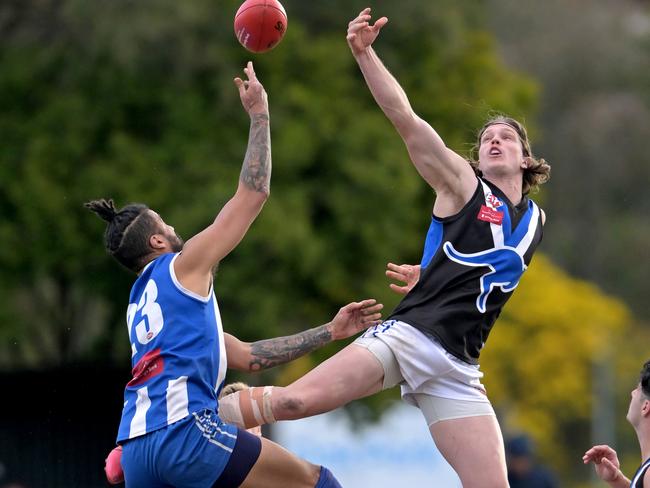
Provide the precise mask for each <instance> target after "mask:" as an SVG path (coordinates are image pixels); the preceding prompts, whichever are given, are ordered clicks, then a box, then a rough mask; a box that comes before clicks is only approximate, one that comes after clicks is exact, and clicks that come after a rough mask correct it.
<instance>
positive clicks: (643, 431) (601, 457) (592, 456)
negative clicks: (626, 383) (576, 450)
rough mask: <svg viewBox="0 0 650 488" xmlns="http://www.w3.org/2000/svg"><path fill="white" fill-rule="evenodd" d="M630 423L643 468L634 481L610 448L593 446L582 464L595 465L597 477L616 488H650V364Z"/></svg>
mask: <svg viewBox="0 0 650 488" xmlns="http://www.w3.org/2000/svg"><path fill="white" fill-rule="evenodd" d="M627 421H628V422H629V423H630V424H631V425H632V427H633V428H634V432H636V435H637V437H638V439H639V445H640V446H641V461H642V462H641V466H639V468H638V469H637V470H636V473H634V476H633V477H632V481H630V480H629V479H628V478H627V477H626V476H625V475H624V474H623V472H622V471H621V464H620V463H619V461H618V456H617V454H616V451H615V450H614V449H612V448H611V447H609V446H607V445H600V446H593V447H592V448H591V449H589V450H588V451H587V452H586V453H585V454H584V456H582V461H583V462H584V463H585V464H587V463H594V469H595V470H596V475H598V477H599V478H600V479H601V480H603V481H605V482H607V484H609V486H611V487H612V488H628V487H629V488H643V487H644V486H645V487H646V488H647V487H650V469H648V468H650V361H646V362H645V364H644V365H643V368H642V369H641V374H640V375H639V382H638V384H637V385H636V388H634V390H632V393H631V394H630V405H629V407H628V410H627Z"/></svg>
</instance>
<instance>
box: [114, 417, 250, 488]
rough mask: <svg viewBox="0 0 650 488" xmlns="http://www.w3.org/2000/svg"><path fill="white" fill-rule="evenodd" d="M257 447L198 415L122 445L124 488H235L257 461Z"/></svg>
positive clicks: (217, 420)
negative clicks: (233, 487) (232, 487)
mask: <svg viewBox="0 0 650 488" xmlns="http://www.w3.org/2000/svg"><path fill="white" fill-rule="evenodd" d="M260 451H261V441H260V439H259V438H258V437H257V436H254V435H252V434H250V433H248V432H246V431H244V430H241V429H238V428H237V427H235V426H234V425H229V424H225V423H223V421H222V420H221V419H220V418H219V417H218V416H217V414H216V413H214V412H212V411H210V410H203V411H201V412H197V413H194V414H192V415H189V416H188V417H185V418H184V419H182V420H179V421H178V422H175V423H173V424H171V425H168V426H167V427H164V428H162V429H159V430H156V431H154V432H150V433H149V434H145V435H142V436H139V437H136V438H134V439H130V440H128V441H125V442H124V443H123V452H122V468H123V469H124V478H125V482H126V486H127V487H128V488H171V487H174V488H212V487H215V486H219V487H224V488H225V487H229V486H239V485H240V484H241V483H242V482H243V481H244V479H245V478H246V476H247V475H248V473H249V471H250V470H251V468H252V467H253V465H254V464H255V462H256V461H257V458H258V457H259V454H260Z"/></svg>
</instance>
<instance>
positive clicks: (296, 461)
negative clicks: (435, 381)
mask: <svg viewBox="0 0 650 488" xmlns="http://www.w3.org/2000/svg"><path fill="white" fill-rule="evenodd" d="M244 72H245V74H246V75H247V77H248V79H246V80H241V79H240V78H235V84H236V86H237V88H238V90H239V95H240V98H241V101H242V104H243V106H244V108H245V110H246V112H247V113H248V114H249V116H250V118H251V125H250V133H249V140H248V148H247V151H246V156H245V158H244V163H243V165H242V170H241V174H240V178H239V185H238V187H237V190H236V192H235V194H234V196H233V197H232V198H231V199H230V200H229V201H228V202H227V203H226V204H225V206H224V207H223V208H222V209H221V210H220V211H219V213H218V214H217V216H216V218H215V220H214V222H213V223H212V224H211V225H209V226H208V227H207V228H205V229H204V230H203V231H201V232H199V233H198V234H196V235H195V236H194V237H192V238H191V239H190V240H188V241H187V242H186V243H183V241H182V239H181V238H180V237H179V236H178V235H177V234H176V233H175V231H174V228H173V227H171V226H169V225H168V224H166V223H165V222H164V221H163V220H162V218H161V217H160V216H159V215H158V214H157V213H156V212H154V211H153V210H151V209H149V208H148V207H147V206H145V205H143V204H131V205H127V206H126V207H124V208H122V209H120V210H119V211H118V210H116V208H115V206H114V205H113V202H112V200H108V201H107V200H95V201H93V202H89V203H87V204H86V206H87V207H88V208H90V209H91V210H92V211H94V212H95V213H97V214H98V215H99V216H100V217H101V218H103V219H104V220H106V221H107V222H108V226H107V229H106V234H105V240H106V248H107V251H108V252H109V253H110V254H111V255H112V256H113V257H114V258H115V259H116V260H117V261H118V262H119V263H121V264H122V265H124V266H125V267H127V268H128V269H130V270H132V271H134V272H135V273H137V275H138V278H137V279H136V281H135V283H134V284H133V287H132V289H131V294H130V299H129V306H128V309H127V325H128V333H129V339H130V341H131V353H132V371H133V378H132V379H131V381H129V383H128V384H127V386H126V388H125V392H124V408H123V412H122V419H121V422H120V427H119V431H118V437H117V442H118V444H120V445H121V446H122V468H123V470H124V476H125V480H126V486H127V487H128V488H140V487H142V488H145V487H146V488H157V487H160V488H163V487H165V488H166V487H187V488H194V487H196V488H209V487H235V486H246V487H264V488H272V487H277V488H285V487H305V488H313V487H317V488H326V487H338V486H340V485H339V483H338V482H337V481H336V479H335V478H334V477H333V476H332V474H331V473H330V472H329V471H328V470H327V469H326V468H323V467H319V466H315V465H313V464H311V463H308V462H306V461H304V460H302V459H300V458H298V457H296V456H295V455H293V454H291V453H289V452H288V451H286V450H285V449H283V448H282V447H280V446H278V445H277V444H274V443H273V442H271V441H269V440H268V439H260V438H259V437H258V436H255V435H252V434H250V433H248V432H246V431H244V430H242V429H239V428H237V427H235V426H233V425H229V424H226V423H224V422H223V421H222V420H221V419H220V418H219V416H218V415H217V408H218V400H217V395H218V392H219V390H220V389H221V387H222V386H223V382H224V377H225V373H226V364H227V359H226V343H227V339H226V337H225V335H224V333H223V329H222V325H221V317H220V314H219V308H218V306H217V302H216V298H215V296H214V292H213V270H214V269H215V266H217V264H218V263H219V262H220V261H221V259H223V258H224V257H225V256H226V255H227V254H228V253H229V252H230V251H232V250H233V249H234V248H235V246H237V244H238V243H239V242H240V241H241V240H242V238H243V237H244V235H245V234H246V232H247V230H248V228H249V226H250V225H251V224H252V222H253V220H254V219H255V218H256V217H257V215H258V214H259V212H260V211H261V209H262V206H263V205H264V203H265V201H266V199H267V198H268V195H269V190H270V178H271V140H270V130H269V112H268V102H267V95H266V92H265V90H264V88H263V86H262V85H261V83H260V82H259V81H258V80H257V78H256V76H255V72H254V70H253V65H252V63H248V65H247V67H246V68H245V69H244ZM364 303H365V305H364ZM348 307H349V308H348ZM348 307H344V308H343V309H342V310H341V311H340V313H339V315H337V318H336V319H335V320H338V319H341V321H342V322H346V323H347V325H346V326H345V327H344V329H346V330H351V329H358V328H359V327H357V326H358V325H359V323H360V322H361V323H367V322H372V320H373V317H375V314H376V309H375V308H374V307H376V305H374V304H373V303H369V302H367V301H366V302H360V303H357V304H351V305H350V306H348ZM341 313H342V315H341ZM326 329H327V333H330V334H331V333H332V328H331V326H326ZM228 349H229V350H230V351H231V352H232V360H233V361H234V364H235V366H237V365H240V366H241V364H243V363H241V362H242V361H246V360H247V358H249V355H248V354H247V350H248V347H247V345H246V344H244V343H240V342H239V341H235V340H233V339H231V340H230V344H229V346H228ZM238 349H239V353H238V352H237V350H238ZM262 349H263V348H262ZM260 357H261V358H262V359H263V360H268V358H269V356H268V355H266V356H265V355H264V354H261V356H260ZM249 364H253V363H252V362H250V361H249ZM258 392H259V393H260V394H261V395H262V396H264V395H268V393H269V392H268V391H266V392H265V391H264V390H257V391H256V394H257V393H258ZM249 413H251V414H252V415H262V412H257V411H252V412H249ZM265 415H268V413H265Z"/></svg>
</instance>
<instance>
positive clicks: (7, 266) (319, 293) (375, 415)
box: [0, 0, 650, 488]
mask: <svg viewBox="0 0 650 488" xmlns="http://www.w3.org/2000/svg"><path fill="white" fill-rule="evenodd" d="M239 3H240V2H239V0H224V1H217V0H186V1H183V2H178V1H171V0H140V1H137V2H135V1H132V0H111V1H88V0H2V1H1V2H0V213H1V214H0V242H1V243H2V245H0V389H1V391H2V392H3V394H2V402H0V408H1V409H2V415H1V416H0V486H3V484H4V486H21V487H26V488H40V487H84V488H86V487H87V488H94V487H102V486H106V482H105V481H104V478H103V472H102V468H103V461H104V457H105V456H106V454H107V453H108V451H109V450H110V449H111V448H112V447H113V444H114V438H115V433H116V429H117V424H118V422H119V418H120V412H121V406H122V401H123V400H122V388H123V386H124V384H125V383H126V382H127V381H128V380H129V379H130V374H129V371H130V354H129V343H128V340H127V336H126V328H125V320H124V313H125V310H126V305H127V301H128V292H129V289H130V285H131V283H132V281H133V276H131V275H130V274H129V273H128V272H127V271H124V270H122V269H120V268H119V267H118V265H117V264H116V263H114V262H113V261H112V260H111V259H110V258H109V257H108V256H107V255H106V254H105V252H104V248H103V242H102V236H103V231H104V226H103V224H102V222H101V221H100V220H99V219H97V218H96V217H95V216H94V215H92V214H91V213H90V212H88V211H86V210H85V209H84V208H83V207H82V203H83V202H85V201H87V200H90V199H94V198H97V197H112V198H114V199H115V201H116V204H117V205H118V206H122V205H125V204H126V203H129V202H133V201H138V202H145V203H147V204H148V205H150V206H151V207H152V208H154V209H156V210H157V211H158V212H159V213H160V214H161V215H162V216H163V218H164V219H165V220H166V221H167V222H169V223H170V224H171V225H173V226H175V228H176V230H177V231H178V232H179V233H180V234H181V235H182V236H184V237H185V238H187V237H189V236H191V235H192V234H193V233H195V232H197V231H198V230H199V229H201V228H203V227H204V226H205V225H207V224H208V223H209V222H210V221H211V220H212V219H213V218H214V215H215V214H216V212H217V211H218V209H219V208H220V207H221V206H222V205H223V204H224V203H225V202H226V201H227V199H228V198H229V197H230V196H231V195H232V194H233V192H234V190H235V188H236V184H237V179H238V175H239V171H240V169H241V161H242V159H243V155H244V152H245V149H246V140H247V135H248V117H247V115H246V114H245V112H244V111H243V109H242V107H241V104H240V101H239V97H238V94H237V90H236V89H235V87H234V85H233V83H232V78H233V77H234V76H237V75H241V74H242V71H241V70H242V68H243V66H244V65H245V62H246V61H248V60H249V59H252V60H253V61H254V63H255V67H256V71H257V73H258V76H259V78H260V80H261V81H262V82H263V83H264V85H265V87H266V89H267V91H268V94H269V100H270V107H271V126H272V141H273V142H272V144H273V165H274V168H273V179H272V194H271V198H270V200H269V202H268V203H267V204H266V206H265V208H264V210H263V212H262V214H261V215H260V217H259V218H258V219H257V221H256V222H255V224H254V225H253V227H252V228H251V230H250V232H249V233H248V235H247V236H246V238H245V240H244V241H243V242H242V244H241V245H240V246H239V247H238V248H237V249H236V250H235V251H234V252H233V253H232V254H231V255H230V256H228V257H227V259H226V260H224V261H223V262H222V265H221V267H220V270H219V272H218V275H217V277H216V281H215V289H216V293H217V297H218V299H219V300H220V306H221V311H222V317H223V320H224V328H225V329H226V330H227V331H228V332H231V333H233V334H234V335H236V336H237V337H239V338H240V339H242V340H248V341H253V340H257V339H262V338H268V337H272V336H277V335H287V334H291V333H295V332H297V331H300V330H303V329H305V328H308V327H311V326H314V325H318V324H321V323H324V322H326V321H328V320H329V319H330V318H331V317H332V316H333V314H334V313H335V312H336V311H337V310H338V308H339V307H340V306H342V305H343V304H345V303H348V302H349V301H352V300H357V299H361V298H365V297H375V298H377V299H379V300H381V301H383V303H384V304H385V305H386V311H387V312H388V311H390V309H391V308H392V307H393V306H395V305H396V303H397V302H398V300H399V297H398V296H396V295H393V294H392V292H391V291H390V290H389V289H388V286H387V285H388V283H387V280H386V278H385V276H384V269H385V264H386V263H387V262H388V261H393V262H404V263H417V262H419V260H420V256H421V251H422V246H423V240H424V235H425V233H426V229H427V227H428V224H429V219H430V211H431V207H432V202H433V199H434V195H433V193H432V192H431V190H430V189H429V188H428V186H427V185H426V184H425V183H424V182H423V181H422V180H421V178H420V177H419V176H418V174H417V173H416V171H415V170H414V168H413V167H412V165H411V163H410V162H409V159H408V155H407V153H406V150H405V148H404V146H403V144H402V142H401V140H400V138H399V137H398V135H397V134H396V132H395V131H394V129H393V128H392V126H391V125H390V124H389V122H388V121H387V120H386V119H385V118H384V116H383V114H382V113H381V111H380V110H379V108H378V107H377V106H376V105H375V103H374V101H373V100H372V98H371V96H370V94H369V91H368V90H367V88H366V85H365V83H364V81H363V79H362V76H361V74H360V72H359V70H358V68H357V66H356V64H355V62H354V60H353V58H352V56H351V55H350V53H349V50H348V47H347V45H346V42H345V31H346V29H347V23H348V22H349V20H351V19H352V18H353V17H355V16H356V14H357V13H358V11H359V10H361V9H362V8H363V7H365V6H367V4H370V5H371V6H372V7H373V9H374V13H375V14H376V15H378V16H379V15H386V16H388V17H389V23H388V25H387V26H386V27H385V28H384V29H383V31H382V33H381V35H380V37H379V39H378V40H377V42H376V44H375V47H376V50H377V52H378V53H379V55H380V56H381V58H382V59H383V60H384V62H385V63H386V65H387V66H388V67H389V69H390V70H391V71H392V72H393V73H394V74H395V76H396V77H397V79H398V80H399V81H400V83H401V84H402V86H403V87H404V88H405V90H406V92H407V94H408V95H409V97H410V100H411V103H412V105H413V107H414V109H415V110H416V111H417V112H418V113H419V114H420V115H421V116H422V117H423V118H425V119H426V120H428V121H429V122H430V123H431V124H432V126H433V127H434V128H436V130H437V131H438V132H439V133H440V134H441V136H442V137H443V139H444V140H445V141H446V142H447V144H448V145H449V146H450V147H452V148H453V149H455V150H457V151H458V152H460V153H461V154H468V153H469V150H470V148H471V146H472V144H473V141H474V138H475V134H476V131H477V129H478V128H479V127H480V126H481V125H482V124H483V122H484V121H485V119H486V118H487V117H488V116H489V115H490V114H493V113H495V112H504V113H507V114H510V115H512V116H514V117H515V118H518V119H520V120H522V121H524V122H525V124H526V125H527V127H528V129H529V133H530V136H531V139H532V143H533V151H534V153H535V154H536V155H538V156H541V157H544V158H545V159H546V160H547V161H548V162H549V163H550V164H551V165H552V168H553V173H552V179H551V181H550V182H549V183H548V184H546V185H545V186H544V187H543V190H542V191H541V192H540V193H538V194H536V195H534V198H535V199H536V200H537V201H538V202H539V203H540V204H541V206H542V207H543V208H544V209H545V211H546V215H547V224H546V227H545V237H544V241H543V243H542V245H541V248H540V250H539V251H538V253H537V255H536V257H535V259H534V260H533V264H532V266H531V267H530V269H529V271H528V272H527V274H526V276H525V278H524V279H523V280H522V282H521V284H520V285H519V288H518V289H517V291H516V293H515V294H514V296H513V298H512V299H511V300H510V302H509V303H508V305H507V306H506V308H505V310H504V311H503V313H502V315H501V318H500V319H499V321H498V322H497V324H496V326H495V328H494V330H493V332H492V335H491V336H490V339H489V341H488V346H487V347H486V349H485V352H484V353H483V354H482V356H481V358H482V361H481V365H482V369H483V371H484V372H485V374H486V376H485V381H484V383H485V385H486V387H487V389H488V392H489V394H490V397H491V399H492V402H493V404H494V406H495V408H496V410H497V412H498V415H499V420H500V422H501V426H502V428H503V431H504V435H505V437H506V439H507V440H509V439H517V438H521V436H522V435H524V436H525V438H526V439H527V440H528V441H529V444H526V445H527V446H529V447H530V446H534V453H535V456H536V459H537V461H539V463H541V464H543V465H544V466H546V467H547V468H548V469H549V470H550V471H552V473H553V474H554V476H555V477H556V479H557V480H558V482H559V486H565V487H577V488H580V487H596V486H602V485H600V484H599V483H598V482H597V481H596V480H595V479H594V478H593V475H592V473H591V471H592V470H591V468H590V467H588V466H583V464H582V461H581V456H582V454H583V453H584V451H585V450H586V449H587V448H589V447H590V446H591V445H592V444H594V443H609V444H611V445H612V446H614V447H615V448H616V449H617V450H618V452H619V457H620V458H621V462H622V465H623V468H624V471H625V472H626V473H628V475H630V474H632V473H633V472H634V470H635V469H636V467H637V466H638V464H639V463H640V453H639V448H638V443H637V441H636V437H635V435H634V432H633V430H632V428H631V427H630V426H629V425H628V424H627V423H626V420H625V414H626V412H627V405H628V402H629V392H630V391H631V390H632V389H633V388H634V386H635V384H636V382H637V379H638V372H639V370H640V368H641V366H642V364H643V362H644V361H645V360H646V359H648V358H650V347H649V346H650V323H649V322H650V301H649V300H648V285H647V279H648V276H650V260H649V259H648V257H647V247H648V242H650V220H649V219H648V214H649V212H650V194H649V192H648V191H647V188H648V182H650V152H649V151H648V149H647V144H648V141H650V2H649V1H647V0H646V1H641V0H637V1H632V0H545V1H544V2H539V1H532V0H466V1H463V2H457V1H453V0H436V1H435V2H432V1H430V0H401V1H399V2H395V1H394V0H393V1H392V0H376V1H373V2H366V1H363V2H362V1H359V0H321V1H319V2H305V1H301V0H284V1H283V4H284V6H285V8H286V10H287V13H288V17H289V23H288V24H289V25H288V31H287V34H286V36H285V38H284V40H283V41H282V43H281V44H280V45H279V46H278V47H276V48H275V49H274V50H273V51H271V52H269V53H266V54H262V55H253V54H250V53H247V52H246V51H245V50H244V49H243V48H242V47H241V46H240V45H239V44H238V43H237V41H236V39H235V36H234V33H233V25H232V23H233V22H232V21H233V17H234V13H235V12H236V10H237V8H238V6H239ZM343 345H344V344H336V345H332V346H331V347H327V348H325V349H324V350H322V351H319V352H318V353H315V354H312V355H310V356H309V357H307V358H303V359H300V360H298V361H296V362H294V363H293V364H291V365H287V366H285V367H280V368H277V369H275V370H271V371H267V372H264V373H262V374H259V375H256V376H246V375H236V374H233V375H231V376H230V377H229V379H232V380H235V379H240V380H244V381H246V382H248V383H250V384H267V383H269V382H273V383H275V384H281V385H284V384H287V383H289V382H290V381H292V380H293V379H295V378H297V377H298V376H300V375H301V374H303V373H304V372H306V371H308V370H309V369H310V368H312V367H313V366H314V365H315V364H317V363H318V362H320V361H322V360H323V359H324V358H325V357H327V356H329V355H331V354H332V353H333V352H335V351H336V350H338V348H340V347H342V346H343ZM398 400H399V394H398V392H397V391H396V390H393V391H389V392H384V393H382V394H381V395H377V396H375V397H373V398H371V399H370V400H368V401H363V402H355V403H354V404H352V405H350V407H349V408H347V409H345V411H342V412H336V413H335V414H333V415H334V417H327V420H325V421H323V419H321V418H315V419H312V421H311V422H314V423H309V422H310V421H300V422H302V423H296V424H295V426H294V425H291V426H286V425H285V424H287V423H282V424H280V425H279V426H278V427H275V429H274V430H273V431H270V432H268V435H271V436H274V437H276V438H277V439H278V440H280V441H281V442H282V443H283V444H284V445H286V446H287V447H290V448H293V449H295V450H296V451H300V453H301V454H303V455H305V457H308V458H309V459H310V460H311V461H313V462H316V463H325V464H330V467H333V470H334V471H335V472H337V471H336V469H337V468H338V469H339V470H341V471H342V470H344V469H346V468H344V467H343V466H342V465H340V464H336V460H335V459H334V457H333V451H332V449H331V447H332V445H335V444H332V442H333V441H332V440H331V437H327V435H326V433H327V432H328V429H330V428H331V429H334V426H336V428H337V429H339V428H340V429H341V430H340V435H339V437H338V438H339V440H340V439H344V440H346V439H347V440H346V441H345V442H344V443H343V444H344V445H345V446H347V447H349V446H352V442H353V441H354V442H357V446H358V445H360V446H361V448H357V450H356V451H351V452H353V454H354V452H356V454H354V455H356V456H361V455H362V454H360V453H365V456H366V458H365V459H366V460H370V459H372V458H373V456H374V458H375V460H376V461H379V462H381V463H384V462H387V461H386V459H388V458H390V459H391V460H397V462H395V463H394V466H395V468H394V469H392V470H391V469H386V470H385V473H384V474H383V476H382V479H383V481H384V483H385V486H395V485H396V484H397V483H399V482H402V481H403V479H404V478H403V476H404V473H410V474H413V473H415V472H416V471H417V470H418V469H420V468H421V467H422V466H424V468H423V471H422V476H421V477H420V478H417V479H415V478H414V479H413V480H412V481H410V482H409V483H407V484H406V485H409V486H458V485H457V484H454V483H457V481H454V480H453V473H451V474H450V473H449V471H448V467H445V466H444V462H442V461H441V460H440V459H439V456H438V455H437V454H436V451H435V447H434V445H433V443H432V442H431V441H430V440H428V434H427V430H426V426H425V423H424V421H423V420H422V419H420V418H419V414H418V412H417V411H416V410H415V409H412V408H410V407H406V406H403V405H402V406H400V404H399V403H398ZM404 409H410V410H409V411H408V412H407V411H406V410H404ZM396 412H397V413H396ZM413 415H415V417H413ZM396 416H397V418H399V419H401V421H400V422H399V423H398V424H397V425H398V428H395V427H394V426H395V425H396V424H395V420H394V419H395V417H396ZM412 418H415V420H414V421H411V419H412ZM323 422H324V423H323ZM319 423H320V424H319ZM301 425H304V426H305V428H303V429H302V430H301V429H300V428H299V426H301ZM318 425H321V427H318ZM323 425H324V427H323ZM395 430H399V431H402V432H404V435H405V436H407V437H406V440H402V441H398V440H394V439H393V441H392V445H391V446H388V445H387V444H386V441H387V437H388V435H389V433H391V434H392V433H394V432H395ZM331 432H332V431H330V434H331ZM336 432H339V431H338V430H337V431H336ZM411 435H418V436H421V437H419V438H418V440H414V439H411V438H410V437H408V436H411ZM345 436H348V437H345ZM368 439H370V440H368ZM382 442H383V444H382ZM359 443H361V444H359ZM399 446H404V447H403V449H400V448H399ZM414 446H415V447H417V449H413V448H414ZM389 448H390V449H392V451H390V452H392V453H393V454H394V455H393V456H386V455H382V453H384V454H385V453H386V452H388V451H387V450H388V449H389ZM340 449H343V447H341V448H340ZM351 449H352V448H351ZM409 449H411V450H410V451H409ZM337 452H338V453H339V458H340V459H339V461H341V463H343V464H345V462H346V460H345V459H344V458H342V457H341V455H340V454H341V451H340V450H338V451H337ZM400 453H401V454H400ZM409 453H410V454H409ZM429 456H430V457H429ZM417 463H419V464H418V466H419V467H417V466H415V464H417ZM349 465H350V463H349V462H348V468H347V469H349V471H350V473H351V474H350V475H345V476H347V477H345V478H344V477H343V476H342V477H341V479H342V481H344V479H345V480H356V481H347V484H346V486H358V485H359V484H361V483H362V482H363V481H364V480H366V481H367V480H370V479H371V478H370V476H371V469H372V468H371V464H370V463H369V464H364V463H362V462H359V463H358V464H353V465H352V466H349ZM364 466H368V468H367V470H368V471H364V469H366V468H364ZM354 476H356V477H354ZM441 480H448V481H444V482H443V481H441ZM11 483H13V484H14V485H11ZM16 483H20V485H17V484H16ZM402 484H404V483H402ZM406 485H405V486H406ZM376 486H380V485H379V484H377V485H376ZM382 486H383V485H382Z"/></svg>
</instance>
